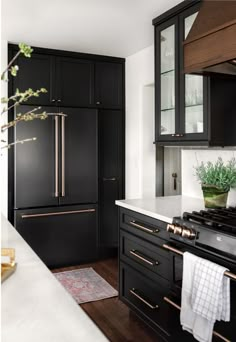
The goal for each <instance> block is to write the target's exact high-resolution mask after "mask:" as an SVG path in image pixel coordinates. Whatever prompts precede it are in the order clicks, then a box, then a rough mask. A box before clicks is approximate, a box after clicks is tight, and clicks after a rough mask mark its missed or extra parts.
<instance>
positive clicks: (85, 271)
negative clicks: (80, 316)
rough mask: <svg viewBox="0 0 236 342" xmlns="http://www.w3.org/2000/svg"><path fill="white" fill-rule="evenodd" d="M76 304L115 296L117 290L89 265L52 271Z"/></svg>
mask: <svg viewBox="0 0 236 342" xmlns="http://www.w3.org/2000/svg"><path fill="white" fill-rule="evenodd" d="M54 275H55V277H56V278H57V279H58V280H59V281H60V283H61V284H62V285H63V286H64V287H65V289H66V290H67V291H68V292H69V293H70V294H71V295H72V297H73V298H74V299H75V300H76V302H77V303H78V304H82V303H87V302H93V301H95V300H101V299H106V298H111V297H115V296H117V295H118V292H117V291H116V290H115V289H114V288H113V287H112V286H111V285H110V284H108V282H106V280H104V279H103V278H102V277H101V276H100V275H99V274H97V273H96V272H95V271H94V270H93V269H92V268H91V267H89V268H82V269H79V270H72V271H65V272H58V273H54Z"/></svg>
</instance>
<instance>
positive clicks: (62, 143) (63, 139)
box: [61, 115, 65, 197]
mask: <svg viewBox="0 0 236 342" xmlns="http://www.w3.org/2000/svg"><path fill="white" fill-rule="evenodd" d="M61 197H65V116H64V115H63V116H61Z"/></svg>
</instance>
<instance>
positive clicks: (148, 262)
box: [129, 249, 159, 266]
mask: <svg viewBox="0 0 236 342" xmlns="http://www.w3.org/2000/svg"><path fill="white" fill-rule="evenodd" d="M129 252H130V254H132V255H133V256H135V257H136V258H138V259H140V260H142V261H144V262H146V263H147V264H148V265H151V266H155V265H158V264H159V262H158V261H150V260H148V259H147V258H146V257H143V256H141V255H139V254H137V251H136V250H135V249H131V250H130V251H129Z"/></svg>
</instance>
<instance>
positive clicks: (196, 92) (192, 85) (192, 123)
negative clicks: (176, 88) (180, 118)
mask: <svg viewBox="0 0 236 342" xmlns="http://www.w3.org/2000/svg"><path fill="white" fill-rule="evenodd" d="M197 14H198V12H196V13H194V14H192V15H190V16H188V17H186V18H184V39H186V38H187V35H188V33H189V31H190V29H191V27H192V25H193V23H194V20H195V19H196V17H197ZM184 77H185V80H184V82H185V87H184V88H185V99H184V111H185V113H184V116H185V120H184V124H185V127H184V131H185V133H186V134H189V133H203V132H204V120H203V77H202V76H198V75H185V76H184Z"/></svg>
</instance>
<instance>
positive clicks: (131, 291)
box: [129, 288, 158, 310]
mask: <svg viewBox="0 0 236 342" xmlns="http://www.w3.org/2000/svg"><path fill="white" fill-rule="evenodd" d="M135 291H136V290H135V289H134V288H132V289H130V290H129V292H130V293H132V295H133V296H135V297H136V298H138V299H139V300H140V301H141V302H143V303H144V304H146V305H147V306H148V307H149V308H150V309H152V310H154V309H158V305H152V304H151V303H149V302H148V301H146V300H145V299H144V298H143V297H141V296H140V295H139V294H137V292H135Z"/></svg>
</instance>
